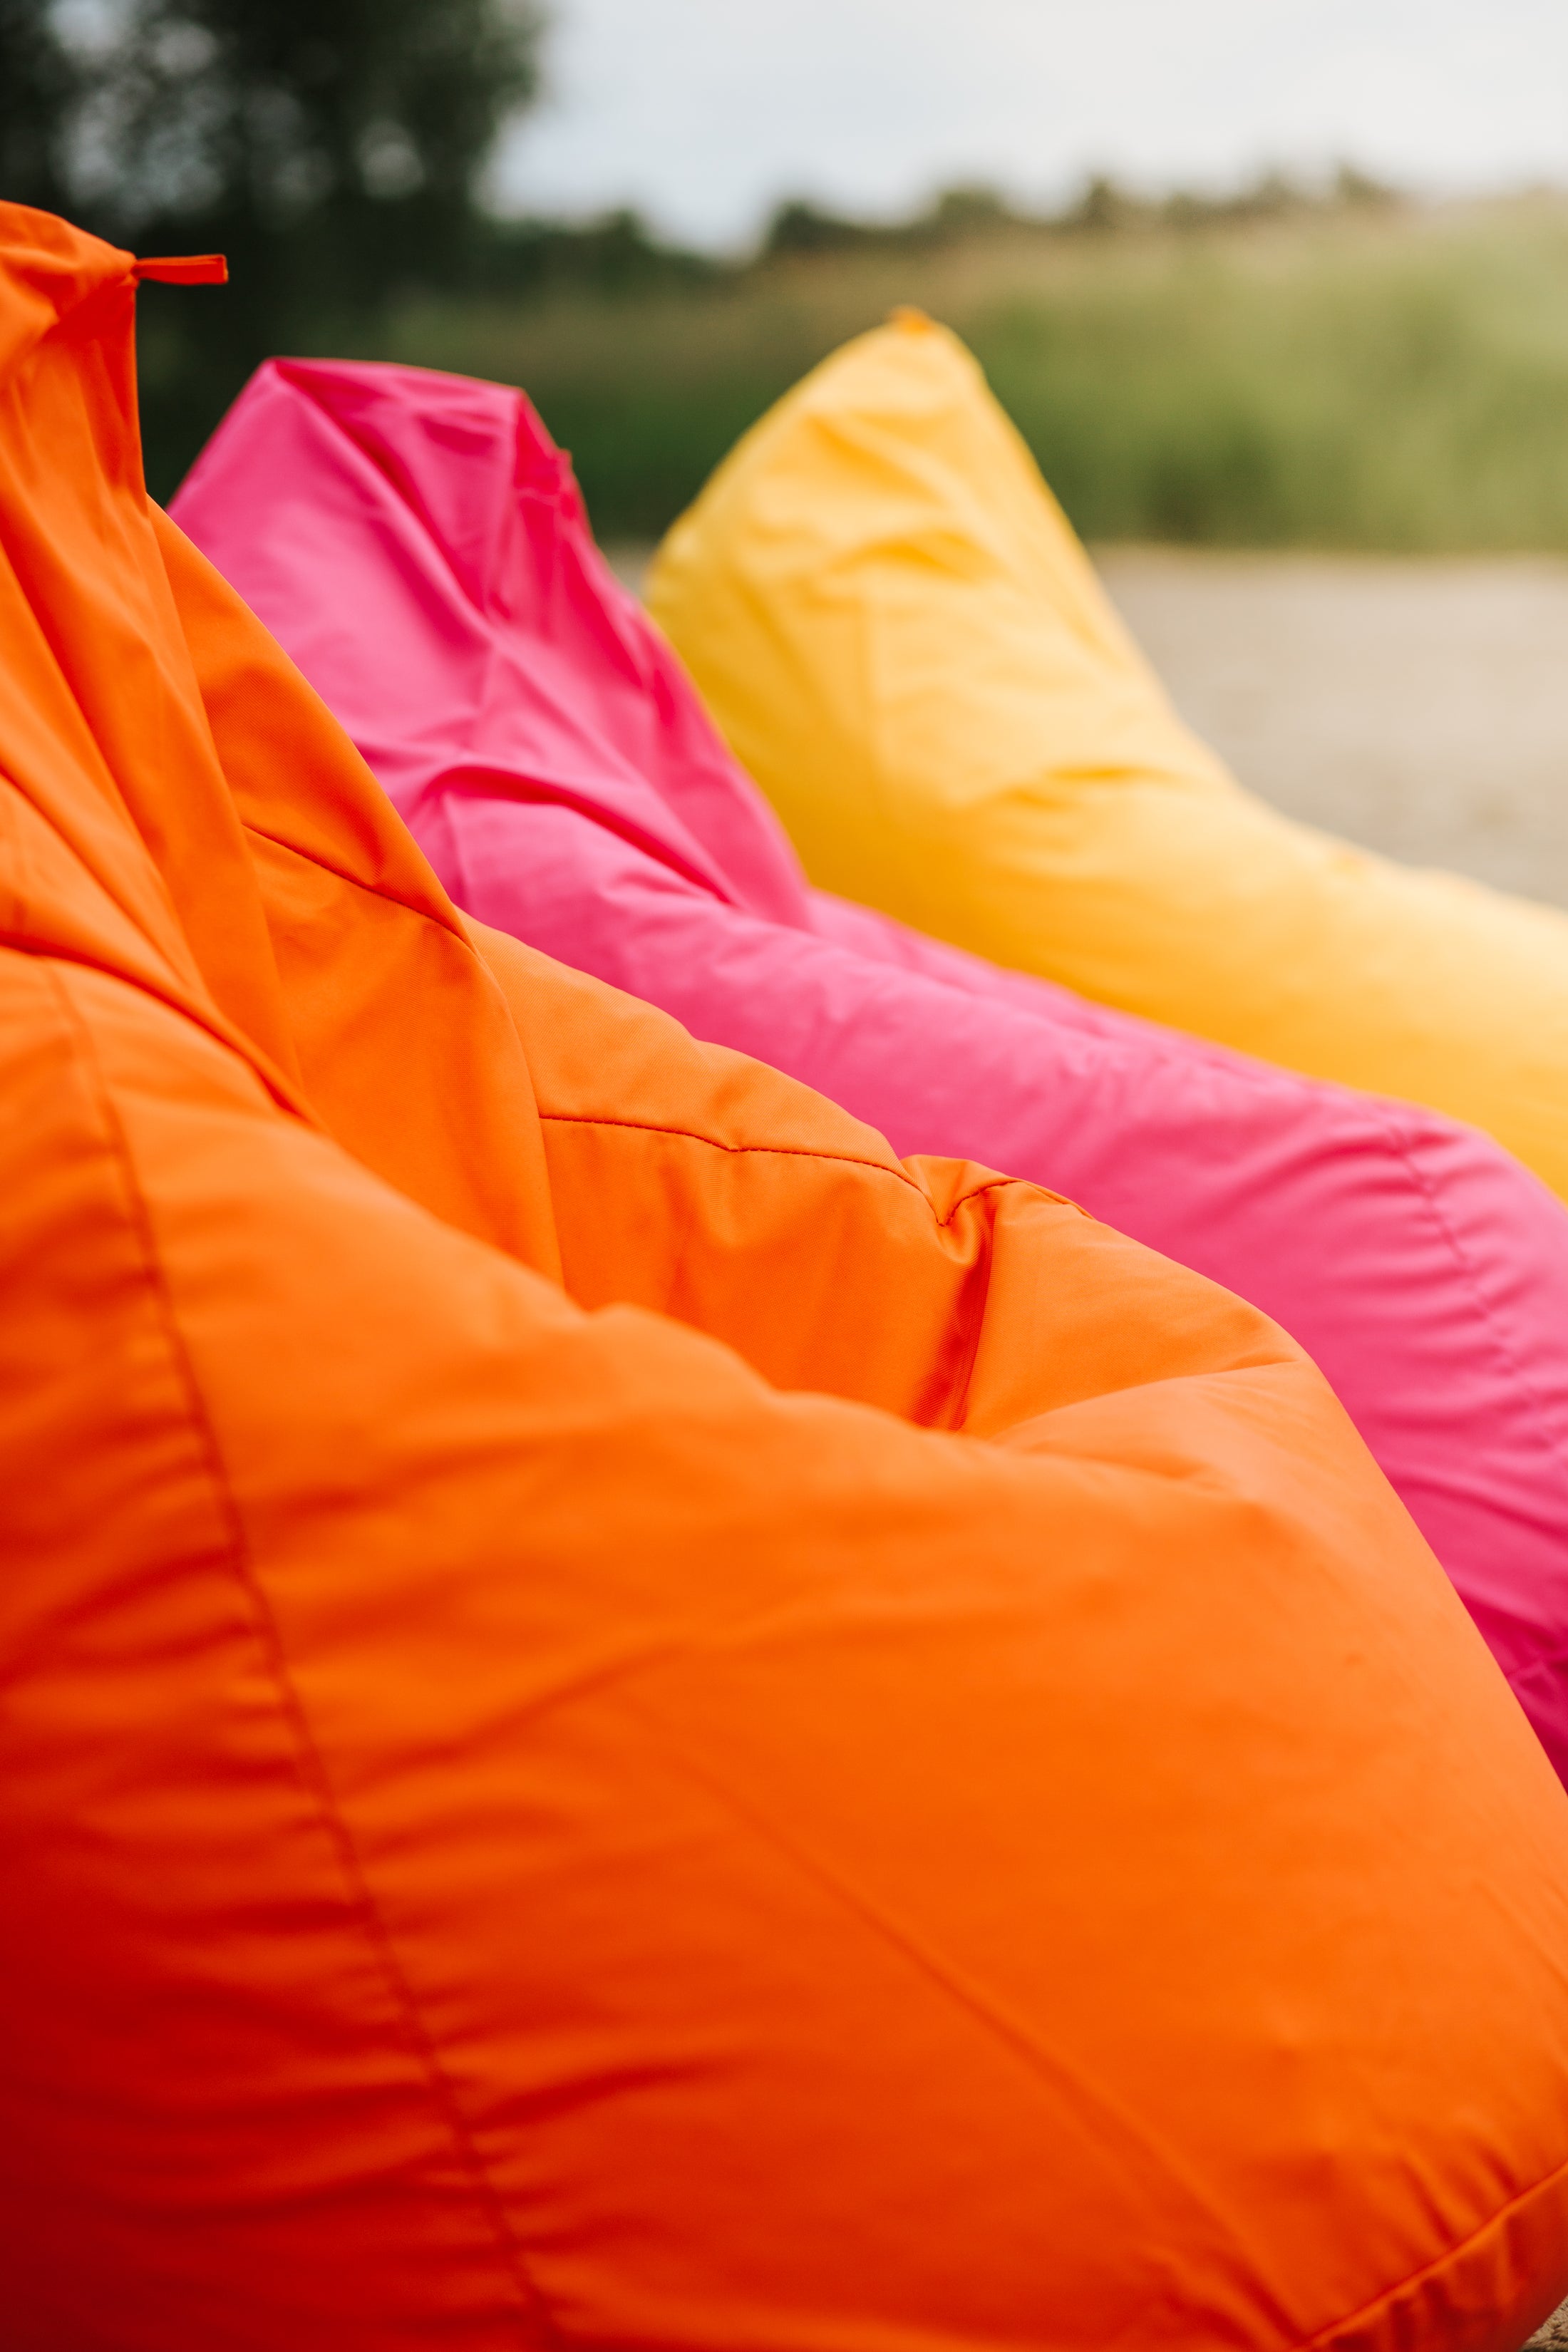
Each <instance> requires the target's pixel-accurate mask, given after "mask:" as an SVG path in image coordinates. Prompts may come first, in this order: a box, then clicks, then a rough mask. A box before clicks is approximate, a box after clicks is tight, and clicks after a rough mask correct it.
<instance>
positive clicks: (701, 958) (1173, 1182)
mask: <svg viewBox="0 0 1568 2352" xmlns="http://www.w3.org/2000/svg"><path fill="white" fill-rule="evenodd" d="M175 511H176V513H177V515H178V517H179V520H180V521H181V523H182V525H183V526H184V528H185V529H186V530H188V531H189V532H190V533H191V535H192V536H193V537H194V538H195V541H197V543H198V544H199V545H200V546H201V547H203V548H204V549H205V552H206V553H207V554H208V555H209V556H210V557H211V558H212V559H213V561H214V562H216V564H217V565H218V567H219V569H220V570H221V571H223V572H225V573H226V576H227V577H228V578H229V579H230V581H231V582H232V583H234V584H235V585H236V586H237V588H238V589H239V591H240V592H241V593H242V594H243V595H244V596H245V597H246V599H247V602H248V603H249V604H250V605H251V606H252V608H253V609H254V610H255V611H256V612H257V613H258V614H259V615H260V616H261V617H262V619H263V620H265V621H266V623H267V624H268V626H269V627H270V628H271V629H273V630H274V631H275V632H276V634H277V635H278V636H279V638H280V639H281V641H282V642H283V643H284V645H285V646H287V647H288V649H289V652H290V654H291V655H292V656H294V657H295V659H296V660H297V661H298V662H299V663H300V667H302V669H303V670H304V671H305V673H306V675H307V676H308V677H310V680H311V682H312V683H313V684H314V685H315V686H316V687H317V688H318V689H319V690H320V691H321V694H322V696H323V697H324V698H325V699H326V700H327V701H328V702H329V703H330V704H331V707H332V709H334V710H335V712H336V713H337V715H338V716H339V717H340V718H341V719H342V720H343V721H344V723H345V724H346V725H347V727H348V728H349V730H350V731H351V733H352V734H353V737H354V739H355V740H356V742H357V743H358V745H359V748H360V750H361V751H363V753H364V755H365V757H366V758H367V759H368V761H370V763H371V765H372V767H373V768H374V770H375V772H376V773H377V774H378V775H379V776H380V778H381V779H382V781H383V782H384V784H385V785H386V787H387V789H388V791H389V792H390V793H391V794H392V797H393V799H394V800H395V803H396V804H397V806H398V807H399V808H400V809H401V810H402V811H403V813H404V814H405V816H406V817H407V819H408V821H409V823H410V824H411V825H412V826H413V828H414V830H415V833H416V835H417V836H418V839H419V841H420V842H421V844H422V845H423V846H424V848H425V849H426V853H427V855H428V856H430V858H431V860H432V862H433V863H434V865H435V866H436V867H437V871H438V872H439V874H440V875H441V877H442V879H443V881H444V882H445V883H446V885H447V888H448V889H449V890H450V891H451V892H452V894H453V896H454V898H456V899H457V900H458V903H459V904H460V905H461V906H463V907H465V908H468V910H469V911H470V912H471V913H472V914H474V915H477V916H479V917H480V918H482V919H484V920H486V921H487V922H491V923H494V924H497V925H499V926H500V928H501V929H505V930H508V931H510V932H512V933H514V934H515V935H517V936H518V937H520V938H521V939H523V940H528V941H530V942H531V943H532V944H533V945H535V946H536V947H540V948H542V949H545V950H548V951H549V952H551V953H552V954H556V955H560V956H562V957H564V958H566V959H569V960H570V961H572V962H574V963H575V964H578V965H581V966H583V967H584V968H585V969H587V970H589V971H593V972H595V973H596V974H597V975H598V976H600V977H601V978H603V979H605V980H609V981H611V982H616V983H617V984H619V985H621V986H623V987H626V988H628V989H631V990H634V991H635V992H637V993H638V994H639V995H642V996H645V997H647V998H649V999H651V1000H652V1001H653V1002H654V1003H658V1004H659V1005H662V1006H663V1007H664V1008H665V1009H666V1010H667V1011H668V1012H671V1013H675V1014H676V1015H677V1016H678V1018H679V1019H680V1020H681V1021H683V1022H684V1023H685V1024H687V1025H688V1026H689V1028H690V1029H692V1030H693V1031H694V1032H695V1033H696V1034H698V1035H699V1036H700V1037H703V1038H707V1039H709V1040H711V1041H713V1042H715V1043H718V1044H722V1045H731V1046H736V1047H740V1048H742V1049H743V1050H747V1051H750V1052H752V1053H755V1054H758V1055H763V1056H764V1057H765V1058H766V1059H768V1060H769V1061H771V1062H773V1064H774V1065H775V1066H777V1067H779V1068H781V1069H784V1070H787V1071H788V1072H790V1073H791V1074H792V1075H793V1076H796V1077H799V1078H804V1079H805V1080H806V1081H807V1082H808V1083H810V1084H812V1085H814V1086H816V1087H821V1088H822V1089H823V1090H824V1091H825V1092H826V1093H828V1094H830V1095H832V1096H833V1097H835V1098H836V1099H837V1100H838V1101H839V1102H841V1103H842V1104H844V1105H845V1106H846V1107H847V1108H848V1109H849V1110H851V1111H853V1112H854V1113H856V1114H857V1116H858V1117H860V1118H865V1119H867V1120H868V1121H870V1122H871V1123H872V1124H874V1125H875V1126H877V1127H878V1128H879V1129H882V1130H884V1131H885V1132H886V1133H887V1134H888V1135H889V1137H890V1138H891V1139H892V1141H893V1142H894V1144H895V1147H896V1148H897V1149H899V1150H935V1151H941V1152H945V1153H949V1154H952V1155H953V1156H955V1157H960V1158H967V1159H973V1160H982V1161H985V1162H988V1163H990V1164H992V1165H994V1166H999V1167H1005V1168H1008V1169H1011V1170H1013V1171H1016V1172H1017V1173H1020V1174H1022V1175H1025V1176H1027V1177H1031V1178H1033V1179H1035V1180H1036V1181H1040V1182H1043V1183H1047V1184H1053V1185H1056V1186H1058V1187H1059V1188H1060V1189H1061V1190H1063V1191H1065V1192H1069V1193H1071V1194H1072V1195H1073V1196H1074V1197H1075V1198H1076V1199H1079V1200H1080V1201H1082V1202H1084V1203H1085V1204H1086V1205H1087V1206H1088V1207H1089V1209H1090V1210H1091V1211H1092V1212H1093V1213H1095V1214H1097V1215H1100V1216H1103V1217H1104V1218H1105V1219H1106V1220H1107V1221H1108V1222H1110V1223H1114V1224H1116V1225H1118V1226H1120V1227H1121V1228H1122V1229H1123V1230H1125V1231H1126V1232H1128V1233H1130V1234H1134V1235H1135V1236H1137V1237H1138V1238H1139V1239H1140V1240H1142V1241H1144V1242H1147V1243H1150V1244H1152V1245H1153V1246H1155V1247H1156V1248H1159V1249H1161V1250H1163V1251H1165V1252H1167V1253H1168V1254H1169V1255H1173V1256H1174V1257H1177V1258H1180V1259H1181V1260H1182V1261H1183V1262H1184V1264H1186V1265H1190V1266H1194V1267H1196V1268H1197V1269H1198V1270H1200V1271H1201V1272H1203V1273H1205V1274H1207V1275H1209V1276H1213V1277H1214V1278H1215V1279H1216V1280H1218V1281H1221V1282H1223V1283H1225V1284H1226V1286H1228V1287H1230V1288H1232V1289H1234V1290H1237V1291H1239V1292H1240V1293H1241V1294H1242V1295H1243V1296H1244V1297H1247V1298H1248V1299H1249V1300H1251V1301H1252V1302H1253V1303H1254V1304H1255V1305H1258V1306H1260V1307H1264V1308H1265V1309H1266V1310H1267V1311H1268V1313H1269V1314H1270V1315H1272V1316H1274V1317H1276V1318H1278V1319H1279V1321H1280V1322H1282V1323H1283V1324H1284V1325H1285V1326H1286V1327H1287V1328H1288V1329H1289V1330H1290V1332H1291V1333H1292V1334H1293V1335H1294V1337H1295V1338H1296V1339H1299V1340H1300V1341H1301V1342H1302V1344H1303V1345H1304V1346H1305V1347H1306V1348H1307V1349H1309V1351H1310V1353H1311V1354H1312V1355H1313V1356H1315V1357H1316V1359H1317V1360H1318V1362H1319V1364H1320V1365H1321V1368H1322V1369H1323V1370H1325V1371H1326V1372H1327V1373H1328V1375H1329V1377H1330V1379H1331V1381H1332V1383H1333V1385H1334V1387H1335V1388H1336V1390H1337V1391H1338V1392H1339V1394H1340V1396H1341V1397H1342V1400H1343V1401H1344V1402H1345V1403H1346V1404H1347V1406H1348V1407H1349V1409H1350V1411H1351V1413H1352V1417H1353V1418H1354V1420H1355V1422H1356V1423H1357V1425H1358V1427H1359V1428H1360V1430H1361V1432H1362V1434H1363V1437H1364V1438H1365V1439H1366V1441H1367V1443H1368V1444H1369V1445H1370V1446H1371V1448H1372V1450H1373V1453H1374V1454H1376V1456H1377V1458H1378V1460H1379V1461H1380V1462H1381V1463H1382V1465H1383V1466H1384V1470H1385V1471H1386V1472H1387V1474H1388V1475H1389V1476H1390V1478H1391V1479H1392V1480H1393V1482H1394V1486H1395V1487H1396V1488H1397V1490H1398V1491H1399V1493H1400V1494H1401V1496H1403V1497H1404V1499H1405V1503H1406V1504H1407V1505H1408V1507H1409V1508H1410V1510H1411V1511H1412V1513H1413V1514H1414V1516H1415V1519H1416V1522H1417V1524H1418V1525H1419V1526H1420V1528H1422V1530H1423V1532H1424V1533H1425V1534H1426V1537H1427V1538H1428V1540H1429V1541H1430V1542H1431V1544H1432V1545H1433V1547H1434V1549H1436V1553H1437V1555H1438V1558H1439V1559H1441V1560H1442V1561H1443V1563H1444V1565H1445V1566H1446V1567H1447V1570H1448V1571H1449V1573H1450V1575H1451V1576H1452V1577H1453V1579H1454V1580H1455V1582H1456V1584H1457V1585H1458V1589H1459V1591H1460V1592H1461V1594H1462V1595H1463V1597H1464V1599H1465V1601H1467V1603H1468V1606H1469V1608H1470V1610H1471V1612H1472V1613H1473V1614H1474V1616H1475V1618H1476V1620H1477V1622H1478V1623H1479V1625H1480V1627H1481V1629H1482V1631H1483V1632H1484V1633H1485V1634H1486V1637H1487V1640H1488V1642H1489V1643H1490V1645H1491V1648H1492V1650H1493V1653H1494V1654H1495V1655H1496V1656H1497V1658H1498V1659H1499V1661H1500V1664H1502V1666H1503V1668H1504V1670H1505V1672H1506V1673H1507V1674H1508V1675H1509V1678H1510V1681H1511V1683H1512V1685H1513V1687H1514V1689H1515V1691H1516V1693H1517V1695H1518V1696H1519V1697H1520V1699H1521V1701H1522V1703H1523V1705H1524V1706H1525V1708H1526V1711H1527V1712H1528V1714H1529V1715H1530V1717H1531V1721H1532V1722H1533V1723H1534V1725H1535V1727H1536V1729H1537V1730H1538V1732H1539V1733H1540V1735H1541V1737H1542V1739H1543V1741H1544V1742H1545V1743H1546V1745H1547V1747H1548V1749H1549V1751H1550V1752H1551V1754H1552V1758H1553V1760H1554V1761H1555V1763H1556V1764H1557V1766H1558V1769H1559V1770H1560V1771H1562V1772H1564V1773H1568V1215H1565V1214H1564V1212H1563V1208H1562V1206H1561V1204H1560V1203H1559V1202H1556V1201H1555V1200H1553V1199H1552V1197H1551V1195H1550V1194H1548V1193H1547V1192H1545V1190H1544V1188H1543V1187H1542V1186H1541V1185H1540V1184H1539V1183H1538V1182H1537V1181H1536V1180H1535V1179H1534V1178H1533V1177H1531V1176H1530V1175H1529V1174H1527V1173H1526V1171H1524V1170H1522V1169H1521V1168H1520V1167H1519V1166H1518V1165H1517V1164H1516V1163H1514V1162H1513V1161H1511V1160H1510V1159H1509V1158H1508V1156H1507V1155H1506V1154H1505V1153H1504V1152H1502V1151H1501V1150H1500V1149H1499V1148H1498V1146H1496V1145H1495V1144H1493V1143H1491V1142H1489V1140H1487V1139H1484V1138H1482V1137H1480V1136H1479V1135H1477V1134H1475V1133H1473V1132H1471V1131H1468V1130H1466V1129H1460V1128H1457V1127H1455V1126H1453V1125H1451V1124H1450V1123H1448V1122H1447V1121H1446V1120H1443V1119H1440V1118H1436V1117H1435V1116H1434V1115H1432V1114H1430V1113H1426V1112H1423V1111H1419V1110H1416V1109H1414V1108H1408V1107H1405V1106H1401V1105H1398V1104H1394V1103H1391V1102H1385V1101H1384V1102H1380V1101H1375V1100H1371V1099H1368V1098H1366V1097H1360V1096H1356V1095H1352V1094H1351V1093H1349V1092H1347V1091H1344V1090H1342V1089H1340V1088H1337V1087H1329V1086H1324V1085H1321V1084H1313V1083H1312V1082H1310V1081H1308V1080H1305V1079H1301V1078H1298V1077H1295V1076H1290V1075H1289V1074H1287V1073H1285V1072H1283V1071H1278V1070H1273V1069H1269V1068H1267V1067H1265V1066H1262V1065H1260V1064H1258V1063H1253V1062H1247V1061H1245V1060H1243V1059H1241V1058H1240V1057H1238V1056H1236V1055H1228V1054H1226V1053H1225V1052H1224V1051H1223V1050H1221V1049H1218V1048H1215V1047H1210V1046H1206V1045H1200V1044H1198V1043H1196V1042H1195V1041H1194V1040H1191V1039H1186V1038H1184V1037H1182V1036H1180V1035H1178V1034H1174V1033H1171V1032H1161V1031H1159V1030H1156V1029H1154V1028H1152V1027H1151V1026H1150V1025H1149V1024H1144V1023H1142V1022H1140V1021H1137V1020H1136V1019H1134V1018H1131V1016H1128V1015H1126V1014H1121V1013H1111V1012H1107V1011H1105V1010H1103V1009H1101V1008H1098V1007H1095V1006H1092V1005H1089V1004H1088V1003H1085V1002H1084V1001H1083V1000H1081V999H1079V998H1075V997H1073V996H1071V995H1069V994H1068V992H1066V991H1064V990H1061V989H1057V988H1053V987H1051V986H1050V985H1049V984H1048V983H1044V982H1037V981H1034V980H1030V979H1027V978H1025V977H1022V976H1018V975H1012V974H1007V973H1005V972H1003V971H999V970H998V969H997V968H996V967H994V966H992V965H987V964H984V963H982V962H981V961H978V960H977V959H974V958H972V957H968V956H965V955H963V954H962V953H960V952H959V951H957V950H952V949H950V948H946V947H942V946H940V945H938V944H937V943H935V942H933V941H931V940H922V939H921V937H919V935H917V934H915V933H913V932H911V931H908V930H906V929H902V927H901V926H900V925H898V924H896V923H894V922H892V921H890V920H889V919H887V918H885V917H880V916H877V915H874V914H871V913H868V912H867V911H865V910H860V909H856V908H852V907H851V906H849V905H848V904H847V903H846V902H844V901H842V900H837V899H834V898H827V897H826V896H825V895H823V894H820V893H817V892H814V891H811V890H809V889H808V888H807V887H806V886H805V883H804V880H803V878H802V877H801V874H800V871H799V868H798V866H796V864H795V859H794V856H793V854H792V853H791V851H790V849H789V846H788V845H787V842H786V841H785V840H784V836H783V835H782V832H781V830H780V828H779V826H778V824H777V822H776V820H775V819H774V818H773V815H772V814H771V812H770V811H769V810H768V808H767V805H766V803H764V802H763V800H762V799H761V797H760V795H759V794H758V793H757V792H756V789H755V787H754V786H753V785H752V783H751V782H750V780H749V778H747V777H746V776H745V775H744V773H743V772H742V771H741V769H740V768H739V767H738V765H737V764H736V762H735V761H734V760H733V758H732V757H731V755H730V754H729V753H728V752H727V751H726V750H725V748H724V746H723V744H722V743H721V741H720V740H719V739H718V738H717V737H716V736H715V734H714V732H713V730H712V728H711V726H710V722H709V721H708V720H707V719H706V717H705V715H704V713H703V711H702V709H701V708H700V705H699V704H698V702H697V699H696V698H695V696H694V694H693V692H692V690H691V688H690V685H689V681H688V680H687V678H686V677H685V675H684V673H683V672H682V670H681V669H680V667H679V663H678V662H677V661H675V660H674V659H673V658H672V657H671V656H670V654H669V652H668V647H667V646H665V645H664V643H663V641H662V639H661V638H660V637H659V635H658V632H657V631H656V630H654V629H653V628H651V627H650V626H649V625H648V623H647V618H646V616H645V615H644V614H642V613H641V611H640V609H639V608H638V607H637V604H635V602H634V601H633V600H632V599H631V598H630V597H629V596H627V595H626V593H624V592H623V591H622V590H620V589H619V588H618V587H617V585H616V583H615V581H614V580H613V579H612V578H611V576H610V575H609V573H608V572H607V570H606V568H605V565H604V564H603V562H601V560H600V558H599V556H598V554H597V552H596V551H595V548H594V545H593V541H592V538H591V536H590V534H589V531H588V529H587V525H586V522H585V520H584V515H583V512H582V509H581V505H580V502H579V500H578V498H577V493H576V489H575V487H574V483H573V481H572V477H571V469H570V467H569V466H568V465H567V464H566V462H565V461H564V459H563V457H562V456H561V454H560V452H559V451H557V450H556V449H555V448H554V447H553V446H552V443H551V442H550V439H549V436H547V434H546V433H545V431H544V428H543V426H542V425H541V423H540V421H539V419H538V417H537V416H536V415H534V414H533V412H532V410H531V408H530V406H529V404H528V403H527V402H526V400H524V399H523V398H522V397H521V395H520V394H516V393H512V392H509V391H506V390H503V389H502V388H501V387H500V386H498V385H491V384H482V383H470V382H466V381H464V380H462V379H459V378H456V377H450V376H440V375H434V374H430V373H425V372H424V371H421V370H417V369H411V368H387V367H375V366H354V365H348V364H340V363H337V362H277V363H273V364H270V365H268V367H266V368H264V369H263V370H262V371H261V372H260V373H259V374H258V377H257V378H256V380H255V381H254V382H253V383H252V384H251V385H250V387H249V388H248V389H247V392H246V393H245V394H244V395H243V396H242V397H241V399H240V400H239V402H238V403H237V405H236V407H235V409H234V410H233V412H232V413H231V415H229V417H228V418H227V419H226V422H225V424H224V425H222V427H221V428H220V429H219V432H218V434H217V436H216V439H215V440H214V442H213V443H212V445H211V446H210V447H209V448H208V450H207V451H206V453H205V456H204V457H203V458H202V460H201V461H200V463H199V464H198V466H197V467H196V469H195V473H194V475H193V476H192V478H191V479H190V481H189V482H188V483H187V485H186V487H185V488H184V490H183V491H182V492H181V494H180V497H179V499H177V500H176V502H175Z"/></svg>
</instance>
